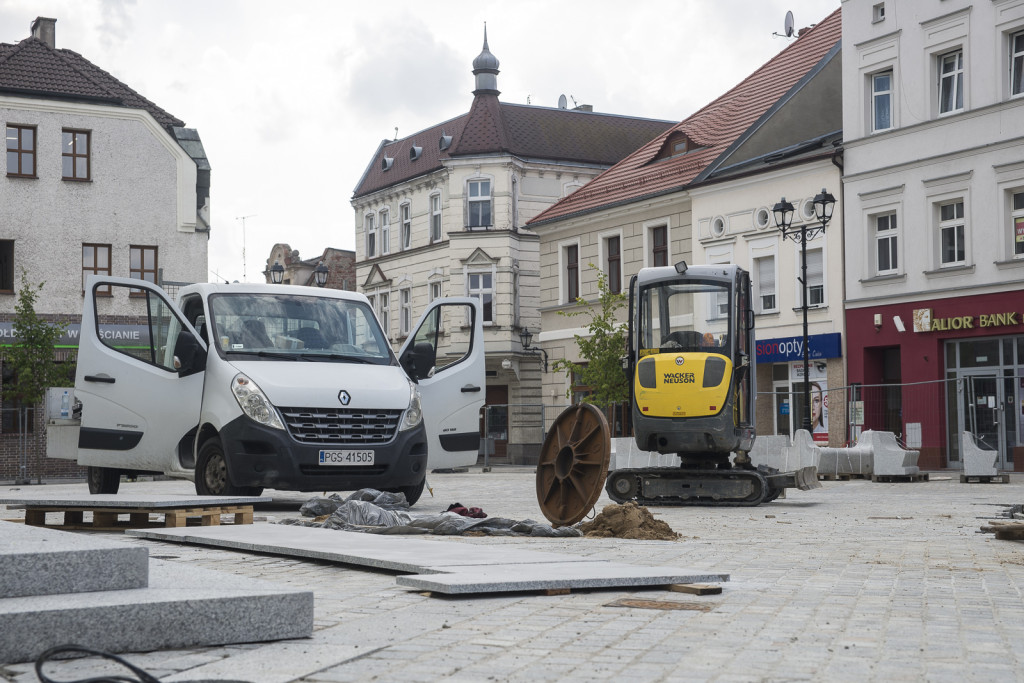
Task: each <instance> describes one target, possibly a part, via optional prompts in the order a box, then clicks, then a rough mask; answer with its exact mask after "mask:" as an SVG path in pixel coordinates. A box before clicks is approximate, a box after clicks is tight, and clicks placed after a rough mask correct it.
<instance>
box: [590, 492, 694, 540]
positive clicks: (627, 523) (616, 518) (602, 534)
mask: <svg viewBox="0 0 1024 683" xmlns="http://www.w3.org/2000/svg"><path fill="white" fill-rule="evenodd" d="M580 531H582V532H583V535H584V536H588V537H590V538H633V539H638V540H643V541H674V540H676V539H677V538H679V534H677V533H676V532H674V531H672V527H670V526H669V525H668V524H666V523H665V522H663V521H661V520H660V519H655V518H654V516H653V515H651V511H650V510H648V509H647V508H645V507H643V506H642V505H637V504H636V503H634V502H633V501H630V502H628V503H624V504H622V505H617V504H615V505H607V506H605V508H604V509H603V510H601V514H599V515H598V516H597V517H595V518H594V519H593V520H591V521H589V522H584V523H583V524H581V525H580Z"/></svg>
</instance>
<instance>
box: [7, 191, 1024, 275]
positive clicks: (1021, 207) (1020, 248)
mask: <svg viewBox="0 0 1024 683" xmlns="http://www.w3.org/2000/svg"><path fill="white" fill-rule="evenodd" d="M1011 221H1012V227H1013V255H1014V256H1015V257H1016V256H1024V192H1015V193H1014V194H1013V214H1012V215H1011ZM12 244H13V243H12ZM13 259H14V250H13V246H12V248H11V260H12V261H13ZM11 277H12V278H13V275H12V276H11ZM4 282H6V280H4Z"/></svg>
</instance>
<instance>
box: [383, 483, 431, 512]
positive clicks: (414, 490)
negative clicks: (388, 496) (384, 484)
mask: <svg viewBox="0 0 1024 683" xmlns="http://www.w3.org/2000/svg"><path fill="white" fill-rule="evenodd" d="M426 485H427V478H426V477H423V478H422V479H420V483H418V484H413V485H412V486H399V487H398V488H397V489H390V491H391V492H392V493H404V494H405V499H406V500H407V501H409V507H412V506H413V505H415V504H416V501H418V500H419V499H420V496H422V495H423V489H424V487H425V486H426Z"/></svg>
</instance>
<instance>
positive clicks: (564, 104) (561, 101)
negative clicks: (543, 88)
mask: <svg viewBox="0 0 1024 683" xmlns="http://www.w3.org/2000/svg"><path fill="white" fill-rule="evenodd" d="M568 106H569V100H567V99H565V95H559V96H558V108H559V109H565V108H567V107H568Z"/></svg>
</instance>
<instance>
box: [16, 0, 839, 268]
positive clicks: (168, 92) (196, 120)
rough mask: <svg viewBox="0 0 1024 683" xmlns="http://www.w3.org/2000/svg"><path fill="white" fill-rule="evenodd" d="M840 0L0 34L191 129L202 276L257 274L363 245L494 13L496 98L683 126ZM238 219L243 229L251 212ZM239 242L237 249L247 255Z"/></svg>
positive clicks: (263, 17) (484, 6) (262, 5)
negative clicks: (272, 259)
mask: <svg viewBox="0 0 1024 683" xmlns="http://www.w3.org/2000/svg"><path fill="white" fill-rule="evenodd" d="M838 6H839V0H674V1H673V0H657V1H655V0H640V1H639V2H632V3H630V2H622V0H614V1H612V0H559V1H558V2H551V1H549V0H537V1H532V0H520V1H519V2H508V1H506V2H481V1H480V0H474V1H472V2H468V1H467V2H463V1H461V0H459V1H450V2H447V1H446V2H442V1H440V0H435V1H433V2H430V1H427V2H424V1H423V0H419V1H411V2H406V1H404V0H403V1H396V0H391V1H387V2H348V1H340V0H335V1H326V0H323V1H312V0H287V1H281V0H277V1H276V2H271V1H269V0H137V1H131V0H0V42H5V43H16V42H18V41H20V40H22V39H23V38H26V37H28V35H29V33H30V31H29V25H30V23H31V21H32V20H33V19H34V18H35V17H36V16H48V17H54V18H56V19H57V34H56V35H57V47H58V48H69V49H71V50H74V51H76V52H78V53H79V54H81V55H82V56H84V57H85V58H86V59H88V60H90V61H91V62H93V63H94V64H96V65H97V66H99V67H101V68H103V69H105V70H107V71H109V72H110V73H112V74H113V75H114V76H116V77H117V78H119V79H120V80H121V81H123V82H124V83H126V84H128V85H129V86H131V87H132V88H134V89H135V90H137V91H138V92H140V93H141V94H142V95H144V96H145V97H147V98H148V99H150V100H151V101H153V102H155V103H156V104H158V105H159V106H160V107H162V108H164V109H165V110H167V111H168V112H170V113H171V114H173V115H174V116H177V117H178V118H180V119H182V120H183V121H185V124H186V125H187V126H188V127H190V128H196V129H198V131H199V135H200V137H202V140H203V145H204V146H205V148H206V152H207V155H208V156H209V159H210V164H211V166H212V168H213V176H212V188H211V208H212V226H213V228H212V234H211V237H210V249H209V264H210V266H209V267H210V272H209V274H208V278H209V279H210V280H211V281H217V280H247V281H250V282H255V281H262V279H263V276H262V271H263V269H264V268H265V267H266V260H267V257H268V256H269V255H270V250H271V248H272V247H273V245H274V244H275V243H277V242H286V243H288V244H290V245H291V246H292V248H293V249H298V250H299V252H300V256H301V257H302V258H307V259H308V258H313V257H314V256H317V255H319V254H320V253H322V251H323V249H324V248H325V247H327V246H331V247H337V248H341V249H354V247H355V237H354V234H355V227H354V226H355V219H354V217H353V216H354V214H353V210H352V206H351V204H350V203H349V202H350V200H351V198H352V191H353V189H354V188H355V186H356V183H357V182H358V181H359V178H360V176H361V175H362V173H363V171H364V169H365V168H366V166H367V164H368V163H369V162H370V160H371V157H372V154H373V153H374V151H375V150H376V149H377V146H378V145H379V144H380V141H381V140H382V139H391V138H393V137H395V128H398V136H399V137H405V136H407V135H410V134H412V133H415V132H417V131H419V130H422V129H423V128H426V127H428V126H430V125H433V124H435V123H438V122H440V121H444V120H446V119H449V118H452V117H455V116H458V115H460V114H462V113H465V112H466V111H468V109H469V106H470V103H471V101H472V94H471V93H472V90H473V87H474V86H473V75H472V73H471V69H472V66H471V64H472V61H473V58H474V57H476V56H477V55H478V54H479V53H480V49H481V46H482V44H483V26H484V22H487V35H488V43H489V45H490V49H491V52H492V53H493V54H494V55H495V57H497V58H498V60H499V61H500V62H501V67H500V68H501V73H500V74H499V75H498V89H499V90H500V91H501V100H502V101H504V102H515V103H523V104H525V103H527V102H530V103H531V104H534V105H539V106H550V107H554V106H556V105H557V102H558V96H559V95H560V94H563V93H564V94H565V95H566V96H567V97H568V98H569V103H570V106H572V102H573V101H574V100H575V101H576V102H577V103H579V104H590V105H593V107H594V110H595V111H599V112H606V113H612V114H626V115H631V116H643V117H648V118H656V119H666V120H671V121H681V120H683V119H684V118H686V117H687V116H689V115H690V114H692V113H693V112H694V111H696V110H697V109H699V108H700V107H702V106H703V105H705V104H707V103H708V102H710V101H711V100H713V99H715V98H716V97H718V96H719V95H721V94H722V93H724V92H725V91H726V90H728V89H729V88H731V87H733V86H734V85H736V84H737V83H738V82H739V81H741V80H742V79H743V78H745V77H746V76H747V75H749V74H750V73H751V72H752V71H754V70H755V69H757V68H758V67H759V66H761V65H762V64H764V63H765V62H766V61H768V60H769V59H771V58H772V57H773V56H774V55H775V54H777V53H778V52H779V51H780V50H782V49H783V48H785V47H786V45H788V44H789V42H790V40H788V39H786V38H784V37H780V36H776V35H773V33H782V31H783V21H784V17H785V14H786V11H787V10H791V11H792V12H793V14H794V17H795V19H796V21H795V24H796V27H797V28H798V29H799V28H800V27H805V26H809V25H811V24H814V23H817V22H818V21H821V20H822V19H823V18H824V17H826V16H827V15H828V14H830V13H831V12H832V11H833V10H835V9H836V8H837V7H838ZM241 216H249V218H247V219H246V220H245V230H244V239H243V229H242V225H243V222H242V221H241V220H239V218H240V217H241ZM243 252H244V258H243Z"/></svg>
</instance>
